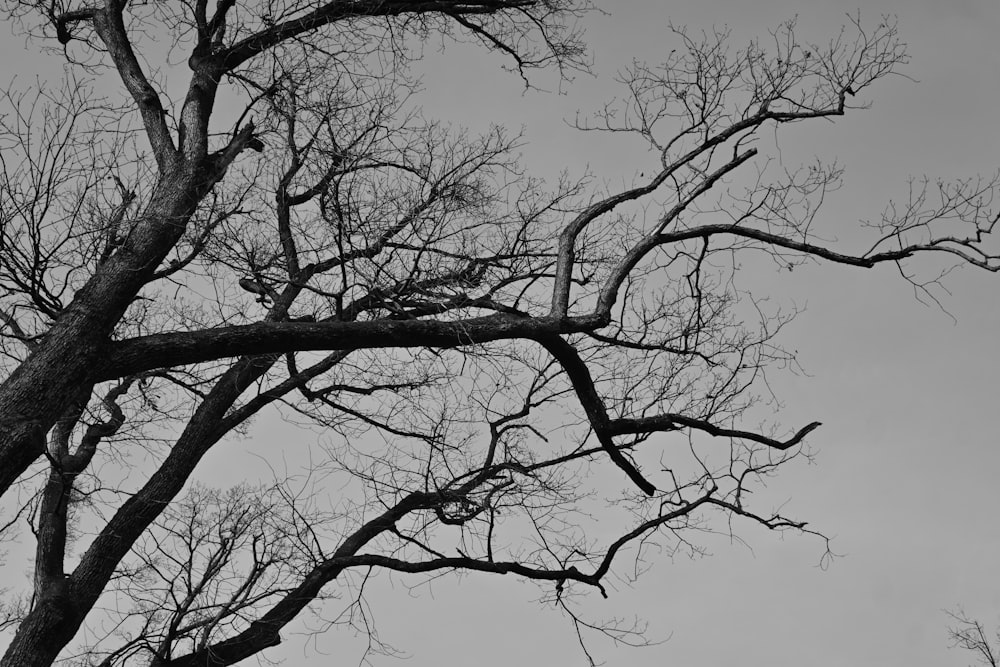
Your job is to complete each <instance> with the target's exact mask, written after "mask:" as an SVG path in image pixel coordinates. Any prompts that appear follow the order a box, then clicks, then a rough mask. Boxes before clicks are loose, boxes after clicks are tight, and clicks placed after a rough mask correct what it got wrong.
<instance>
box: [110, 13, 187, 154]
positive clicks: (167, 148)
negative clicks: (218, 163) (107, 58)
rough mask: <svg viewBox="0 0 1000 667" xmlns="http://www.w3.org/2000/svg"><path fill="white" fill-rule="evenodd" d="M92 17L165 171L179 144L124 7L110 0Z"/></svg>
mask: <svg viewBox="0 0 1000 667" xmlns="http://www.w3.org/2000/svg"><path fill="white" fill-rule="evenodd" d="M93 21H94V29H95V30H96V31H97V34H98V35H99V36H100V38H101V40H102V41H103V42H104V45H105V46H107V48H108V53H109V54H110V55H111V59H112V61H114V63H115V67H116V68H117V69H118V74H119V75H120V76H121V79H122V82H123V83H124V84H125V88H126V89H128V92H129V94H130V95H131V96H132V99H134V100H135V103H136V105H137V106H138V107H139V113H140V114H141V116H142V122H143V125H144V126H145V128H146V136H147V137H148V138H149V143H150V144H151V145H152V148H153V155H154V156H155V157H156V164H157V167H159V169H160V171H161V172H165V171H167V170H168V169H169V167H170V166H171V165H172V164H173V163H174V160H175V159H176V156H177V148H176V146H174V140H173V138H172V137H171V136H170V130H169V128H168V127H167V121H166V110H165V109H164V108H163V104H162V103H161V102H160V96H159V95H158V94H157V92H156V90H154V89H153V86H152V85H151V84H150V83H149V79H148V78H147V77H146V74H145V73H144V72H143V70H142V65H140V64H139V60H138V58H137V57H136V55H135V51H134V50H133V49H132V42H131V40H130V39H129V36H128V32H127V30H126V28H125V23H124V21H123V19H122V7H120V6H118V4H117V3H114V2H108V4H107V6H106V7H105V8H104V9H102V10H100V11H95V12H94V14H93Z"/></svg>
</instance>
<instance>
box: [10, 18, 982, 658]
mask: <svg viewBox="0 0 1000 667" xmlns="http://www.w3.org/2000/svg"><path fill="white" fill-rule="evenodd" d="M7 7H8V13H9V15H10V17H11V20H16V21H20V22H21V25H23V26H25V28H26V29H28V30H30V32H31V33H32V34H33V40H34V42H33V43H35V44H37V45H38V47H39V49H46V50H47V53H49V55H50V56H51V57H58V58H63V59H65V61H66V62H67V63H68V65H67V71H68V74H67V78H66V79H65V80H64V81H63V82H62V83H60V84H58V85H56V84H49V85H46V86H37V87H35V89H34V90H26V91H23V92H16V91H12V92H9V93H8V95H7V98H6V105H7V113H6V115H4V116H3V117H2V120H0V137H2V138H3V148H2V151H3V152H2V165H0V166H2V179H3V180H2V181H0V222H2V225H3V227H2V237H0V286H2V294H0V319H2V325H3V328H2V331H0V334H2V339H0V341H2V348H0V349H2V351H3V357H2V359H3V364H4V369H3V373H4V381H3V384H2V385H0V492H3V493H4V503H5V505H4V508H5V515H4V516H5V519H4V522H3V524H2V525H3V528H2V530H3V531H4V533H6V534H7V536H8V537H10V538H11V539H13V540H20V541H22V542H30V543H31V544H32V545H33V547H34V554H33V557H32V558H31V560H30V567H31V570H32V572H33V580H32V582H31V594H30V596H29V597H27V598H25V599H24V600H22V601H20V603H18V602H16V601H9V603H8V604H7V606H6V607H5V612H6V614H7V616H6V624H7V626H8V629H9V630H10V633H11V642H10V645H9V647H8V648H7V652H6V654H5V656H4V657H3V659H2V662H0V664H2V665H4V666H5V667H6V666H8V665H9V666H14V665H17V666H21V665H50V664H52V663H53V662H54V661H55V660H57V659H58V658H71V659H73V660H75V661H76V662H78V663H79V664H95V665H96V664H100V665H107V666H109V667H110V666H112V665H131V664H154V665H161V666H166V665H169V666H171V667H181V666H184V665H192V666H194V665H218V666H222V665H231V664H236V663H238V662H240V661H242V660H245V659H247V658H250V657H252V656H257V655H263V656H265V657H266V655H267V652H266V649H268V648H270V647H273V646H275V645H276V644H278V643H279V642H280V641H281V633H282V631H283V630H284V629H285V628H286V627H288V626H289V624H291V623H293V622H294V621H295V619H296V618H297V617H298V616H299V615H300V614H301V613H302V612H303V611H304V610H306V609H313V610H315V609H324V608H326V607H325V606H324V605H325V604H326V603H325V601H326V600H327V598H330V597H333V596H334V595H335V593H334V591H335V590H337V589H338V588H339V587H343V588H344V589H346V590H355V589H357V588H359V587H360V588H362V589H363V583H359V582H363V581H364V580H365V578H366V577H368V576H369V575H370V573H372V572H382V571H391V572H396V573H400V574H402V575H405V576H414V577H421V576H424V577H426V576H428V575H433V574H435V573H439V572H450V571H469V572H474V573H480V574H483V575H487V574H494V575H512V576H515V577H517V578H520V579H522V580H528V581H530V582H533V583H535V584H537V585H539V586H541V587H542V589H543V590H544V591H547V594H548V595H549V596H550V599H551V602H552V604H554V605H557V606H559V607H560V608H561V609H563V610H564V611H565V612H566V613H567V615H568V617H569V618H570V620H571V622H572V623H574V624H575V625H576V628H577V630H578V631H579V632H580V633H581V636H582V634H583V633H585V632H586V631H590V630H594V629H595V628H593V627H591V625H590V624H588V622H586V621H584V620H582V619H581V618H580V617H579V616H578V607H577V606H575V603H574V602H573V600H572V599H571V593H575V592H578V591H581V590H587V589H592V590H595V591H597V592H598V593H600V594H605V595H606V594H607V588H606V585H605V583H606V581H607V579H608V578H609V577H610V576H612V573H613V572H614V570H615V568H616V567H618V566H621V563H622V562H623V561H626V560H629V559H632V560H634V561H638V560H640V559H641V558H644V556H643V555H642V554H643V553H644V552H645V550H647V549H650V548H651V547H653V546H656V545H665V544H674V543H677V542H678V541H679V542H682V543H685V542H686V541H687V540H689V539H691V538H689V537H687V535H688V534H689V533H696V532H697V530H698V529H699V528H700V527H701V526H703V525H705V524H706V523H707V522H714V521H721V523H722V525H730V526H735V525H737V524H738V523H741V522H746V523H747V524H749V525H758V526H762V527H764V528H767V529H772V530H793V531H799V532H806V533H812V531H811V529H809V528H808V527H807V526H806V524H805V523H804V522H802V521H800V520H797V519H794V518H792V517H789V516H786V515H784V514H782V513H774V512H770V511H767V510H764V509H761V508H758V507H756V506H755V505H754V503H753V502H752V498H751V497H750V494H751V492H752V490H753V489H754V488H755V486H756V485H757V484H758V483H759V482H760V481H761V479H762V478H763V477H766V476H768V475H771V474H773V473H774V472H775V471H776V469H777V468H778V467H780V466H782V465H784V464H785V463H786V462H788V461H789V460H791V459H792V458H794V457H796V456H799V455H801V453H802V444H803V442H804V441H805V439H806V438H807V436H808V435H809V434H810V433H811V432H813V431H814V430H815V429H816V428H817V427H819V424H818V423H816V422H813V423H809V424H799V425H794V426H793V427H791V428H782V427H780V426H777V425H775V426H763V427H761V426H760V425H759V424H758V423H756V422H753V423H749V424H747V423H744V420H743V418H744V416H745V415H746V414H747V413H748V410H750V409H751V408H752V407H753V406H754V405H755V404H756V403H757V402H758V400H759V399H760V397H761V395H762V394H766V393H767V391H768V390H767V384H766V374H767V372H768V370H769V369H771V368H774V367H776V366H781V365H784V364H788V363H793V362H794V355H793V354H792V353H790V352H788V351H786V350H784V349H783V348H782V347H781V341H780V335H779V334H780V332H781V329H782V327H783V326H784V324H785V323H787V322H788V321H789V319H790V317H791V314H789V313H784V312H782V311H780V310H778V309H775V308H772V307H771V306H769V305H768V304H767V303H766V302H765V300H764V299H763V298H762V296H761V295H754V294H748V293H746V292H744V291H742V290H740V289H739V288H738V287H737V286H736V284H735V282H734V280H733V276H734V275H735V274H736V273H737V272H738V271H739V270H740V266H741V261H742V258H743V257H745V256H748V255H749V256H760V255H763V256H765V257H768V258H769V259H771V260H773V262H774V265H775V266H776V267H777V268H778V269H780V270H781V271H783V272H784V273H785V274H791V273H792V272H793V269H794V268H795V267H796V266H798V265H800V264H802V263H804V262H820V263H830V264H840V265H844V266H848V267H854V268H858V269H867V268H872V267H874V266H876V265H880V264H891V265H896V266H898V267H899V269H900V273H901V275H902V276H903V278H904V279H906V280H909V281H911V282H912V283H913V284H914V285H915V286H916V287H917V288H918V289H925V288H926V287H927V285H928V283H929V282H933V281H934V280H935V279H936V277H935V276H934V275H932V276H931V277H930V278H924V277H921V275H922V274H921V273H920V265H921V261H922V260H921V259H920V257H921V256H928V255H932V256H943V257H944V258H946V259H947V260H949V261H951V262H953V263H954V264H964V265H972V266H975V267H979V268H982V269H985V270H988V271H996V270H997V269H998V267H1000V255H998V254H997V253H996V252H995V249H994V250H993V251H991V250H990V245H989V244H990V237H989V234H990V233H991V231H992V230H993V226H994V225H995V223H996V213H995V211H994V210H993V209H992V208H991V198H992V195H993V193H994V191H995V188H996V185H997V184H996V182H995V181H992V180H989V179H985V180H982V181H960V182H955V183H928V184H924V187H916V188H915V189H914V190H913V191H912V192H911V198H910V200H909V201H906V202H900V203H897V204H895V205H892V206H889V207H887V209H886V210H885V212H884V213H883V214H882V216H881V218H880V219H878V220H876V221H875V222H873V223H870V229H869V230H868V232H869V234H870V239H871V240H870V244H869V245H868V246H867V247H864V248H862V249H860V250H858V249H855V248H849V247H841V246H840V245H839V244H837V243H835V242H832V241H829V240H827V239H826V237H825V236H824V235H823V234H822V233H819V232H817V231H816V230H815V228H814V223H815V222H816V219H817V211H818V210H819V206H820V204H821V203H822V202H823V199H824V196H825V194H826V193H827V192H828V191H829V190H830V189H831V188H834V187H836V186H837V185H838V183H839V179H840V176H841V169H840V167H839V166H837V165H830V164H826V163H823V162H822V161H817V162H815V163H812V164H807V165H803V166H801V167H794V168H793V167H790V166H789V165H782V164H780V163H778V162H777V161H776V160H774V159H773V156H771V155H769V154H768V148H767V146H766V141H764V140H763V139H762V137H763V136H765V135H770V134H771V133H779V132H783V131H784V129H785V128H786V127H788V126H789V125H792V124H801V123H816V122H823V121H828V120H831V119H836V118H837V117H839V116H842V115H844V114H846V113H853V112H855V111H856V110H858V109H862V108H864V106H865V104H866V102H865V100H866V99H867V97H866V96H867V95H868V93H869V89H870V88H871V87H872V86H874V85H875V84H876V83H877V82H878V81H879V80H881V79H883V78H885V77H887V76H890V75H892V74H894V73H896V72H897V70H898V68H899V66H900V65H902V64H903V63H905V61H906V52H905V49H904V47H903V45H902V43H901V42H900V40H899V38H898V36H897V32H896V27H895V25H894V24H893V23H892V22H891V21H888V20H884V19H883V20H882V21H876V22H874V23H873V24H871V25H868V24H865V23H863V22H862V21H860V19H859V20H856V21H854V22H852V23H850V24H849V25H848V26H847V27H846V28H845V29H844V30H843V31H842V32H841V33H840V34H839V35H836V36H834V37H833V38H832V39H830V40H829V41H827V42H825V43H820V44H812V43H808V42H806V41H804V40H800V39H799V38H798V37H797V36H796V30H795V24H794V22H789V23H786V24H784V25H781V26H779V27H778V28H776V29H775V31H774V32H773V33H772V34H771V35H770V36H769V37H767V38H766V39H762V40H760V41H755V42H751V43H749V44H737V43H731V41H730V40H729V38H728V35H727V34H726V33H725V31H721V30H720V31H715V32H707V33H695V32H693V31H687V30H685V29H682V28H674V29H673V32H672V33H671V34H670V43H671V47H670V48H669V49H665V51H668V52H669V53H666V54H665V56H664V60H663V62H661V63H659V64H655V65H653V64H644V63H636V64H634V66H633V67H632V68H631V69H629V70H628V71H627V72H625V73H623V76H622V79H623V94H622V96H621V97H620V98H618V100H617V101H614V102H609V104H608V106H607V107H605V108H604V109H603V110H601V111H600V112H598V113H597V114H594V115H593V116H591V117H588V118H587V119H586V120H585V121H581V130H586V131H597V132H607V133H612V134H623V135H627V136H630V137H637V138H639V139H640V140H641V141H643V142H645V143H646V145H648V146H649V148H650V150H651V151H653V152H654V154H655V155H656V156H657V162H658V165H657V167H656V169H655V170H654V171H648V170H645V171H641V172H638V173H637V175H636V178H635V181H634V183H632V184H631V185H630V186H629V187H626V188H623V189H621V190H618V191H607V190H606V189H605V188H602V187H597V186H595V185H594V184H593V183H592V182H591V181H589V180H588V179H587V178H586V177H585V175H582V174H577V175H573V174H570V173H567V175H565V176H564V177H563V178H562V179H560V180H558V181H557V182H554V183H552V182H545V181H542V180H540V179H538V178H535V177H532V176H531V175H530V173H529V172H528V170H527V169H526V167H525V166H524V165H523V164H521V162H520V160H519V156H518V149H519V146H520V142H521V139H520V137H519V136H517V135H516V134H514V133H512V132H511V131H510V130H509V129H507V128H505V127H503V126H502V125H497V126H495V127H493V128H492V129H490V130H489V131H487V132H485V133H483V134H482V135H475V134H473V133H470V132H467V131H463V130H460V129H456V128H453V127H450V126H447V125H445V124H442V123H439V122H436V121H435V119H433V118H427V117H425V116H424V115H423V114H422V113H421V112H420V110H419V98H420V92H419V81H418V80H417V78H416V77H415V76H413V74H412V64H413V63H414V61H415V60H416V59H418V58H419V57H420V53H421V47H422V45H424V44H426V43H427V42H428V41H431V40H442V39H443V40H445V42H448V41H468V42H472V43H474V44H477V45H480V46H481V47H482V48H484V49H490V50H493V51H495V52H498V53H499V54H501V55H502V56H503V57H504V58H505V61H506V62H507V63H508V64H509V67H510V68H511V69H512V70H514V72H516V74H517V75H519V76H521V77H523V79H524V81H525V83H526V84H527V85H531V82H532V77H533V73H534V71H535V70H536V69H539V68H547V69H550V70H554V71H556V72H557V73H560V74H562V75H564V76H568V75H569V74H570V73H572V72H574V71H578V70H586V68H587V66H588V63H587V58H588V56H587V52H586V49H585V46H584V43H583V41H582V33H581V31H580V27H579V26H580V22H581V21H585V19H586V14H587V12H588V10H590V9H591V8H590V7H589V6H588V5H587V3H584V2H577V1H574V0H489V1H484V2H453V1H450V0H434V1H428V2H420V1H402V0H400V1H397V2H392V1H390V0H347V1H340V0H330V1H328V2H314V1H310V2H302V1H299V0H281V1H275V0H268V1H267V2H255V3H237V2H236V0H218V2H217V3H216V4H215V5H214V6H211V7H210V6H209V3H208V2H207V0H195V1H194V2H185V3H163V2H154V3H140V2H127V1H125V0H106V1H105V2H103V3H88V2H77V1H75V0H67V1H65V2H63V1H61V0H60V1H55V0H53V1H52V2H36V1H33V0H24V1H21V2H17V1H12V2H8V6H7ZM675 47H676V48H675ZM483 75H484V76H492V75H493V73H488V72H484V73H483ZM637 171H638V169H637ZM267 415H270V419H281V420H286V421H288V422H293V421H294V422H301V423H305V424H308V425H309V426H310V427H311V428H312V429H314V431H315V433H316V434H317V437H316V446H315V449H313V450H312V452H313V454H312V458H310V470H309V471H308V472H309V475H308V477H307V478H306V479H305V481H303V478H302V477H295V478H292V477H290V478H288V479H278V478H277V477H276V478H275V479H274V480H270V481H261V480H248V481H247V482H246V483H245V484H243V485H241V486H238V487H236V488H233V489H217V488H212V487H210V486H206V485H202V484H194V483H192V481H193V479H194V478H195V475H196V471H197V469H198V465H199V463H200V462H201V461H202V460H203V458H204V457H205V455H206V454H207V453H208V452H209V451H210V450H211V449H212V448H213V447H214V446H216V445H217V444H218V443H220V442H221V441H223V440H224V439H227V438H233V437H239V436H241V435H243V434H245V433H248V432H252V431H253V429H254V427H255V422H254V419H255V418H256V417H258V416H260V417H261V418H267V417H266V416H267ZM298 437H300V436H299V435H298V434H297V435H296V438H298ZM298 446H299V445H298V444H297V443H292V442H284V441H279V442H276V443H274V460H275V463H277V462H278V461H280V460H281V458H282V456H283V450H284V449H286V448H293V447H298ZM233 465H234V466H238V465H239V463H238V462H234V464H233ZM609 500H611V501H613V502H611V503H610V504H609V503H608V502H607V501H609ZM25 523H27V524H28V525H30V535H25V534H24V532H25V531H24V530H22V527H23V525H24V524H25ZM609 526H612V527H613V528H611V530H613V532H614V535H613V536H612V537H610V538H607V537H606V536H607V534H608V532H607V531H608V530H609ZM598 534H600V537H595V535H598ZM815 534H816V533H814V535H815ZM819 537H820V538H821V539H822V536H819ZM358 595H359V596H360V593H359V594H358ZM356 604H357V602H352V603H350V604H348V605H346V606H347V607H348V611H347V612H345V613H344V614H342V615H334V617H333V619H332V620H331V621H330V624H337V623H348V624H359V625H361V626H362V627H363V624H364V620H363V618H362V617H359V616H357V615H355V614H354V613H351V610H352V609H355V606H354V605H356ZM334 606H335V605H334ZM342 606H343V605H342ZM81 628H86V629H87V632H86V633H81V632H80V631H81ZM596 629H597V630H599V631H603V632H605V633H608V634H610V635H611V636H613V637H615V638H617V639H620V640H622V641H631V640H632V638H633V637H634V635H633V630H634V629H633V628H631V627H628V626H620V625H615V624H613V623H612V624H607V625H603V626H600V627H598V628H596ZM584 652H585V658H589V654H586V647H585V644H584Z"/></svg>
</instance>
